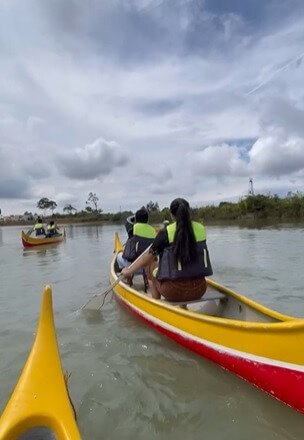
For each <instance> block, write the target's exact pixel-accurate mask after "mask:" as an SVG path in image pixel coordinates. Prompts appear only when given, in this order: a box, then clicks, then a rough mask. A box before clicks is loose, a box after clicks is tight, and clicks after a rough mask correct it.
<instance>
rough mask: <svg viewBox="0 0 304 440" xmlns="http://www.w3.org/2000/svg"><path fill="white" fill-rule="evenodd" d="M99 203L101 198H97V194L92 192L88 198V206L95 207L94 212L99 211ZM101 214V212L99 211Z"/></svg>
mask: <svg viewBox="0 0 304 440" xmlns="http://www.w3.org/2000/svg"><path fill="white" fill-rule="evenodd" d="M98 201H99V198H98V197H97V195H96V194H95V193H92V192H90V193H89V196H88V200H87V201H86V205H89V206H91V205H92V206H93V207H94V211H96V212H97V211H98ZM99 211H100V212H101V210H99Z"/></svg>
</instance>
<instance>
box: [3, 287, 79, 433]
mask: <svg viewBox="0 0 304 440" xmlns="http://www.w3.org/2000/svg"><path fill="white" fill-rule="evenodd" d="M25 438H26V439H34V438H35V439H41V440H44V439H45V440H50V439H55V438H56V439H58V440H81V437H80V434H79V430H78V427H77V423H76V421H75V416H74V411H73V407H72V404H71V401H70V398H69V394H68V390H67V383H66V380H65V377H64V374H63V371H62V366H61V361H60V355H59V351H58V345H57V338H56V330H55V326H54V317H53V308H52V291H51V288H50V287H49V286H46V287H45V289H44V292H43V300H42V306H41V313H40V319H39V324H38V329H37V333H36V337H35V341H34V344H33V347H32V349H31V352H30V354H29V357H28V359H27V362H26V364H25V366H24V368H23V371H22V373H21V376H20V378H19V380H18V383H17V385H16V387H15V389H14V391H13V393H12V395H11V397H10V399H9V402H8V403H7V405H6V408H5V409H4V411H3V414H2V415H1V417H0V439H1V440H19V439H25Z"/></svg>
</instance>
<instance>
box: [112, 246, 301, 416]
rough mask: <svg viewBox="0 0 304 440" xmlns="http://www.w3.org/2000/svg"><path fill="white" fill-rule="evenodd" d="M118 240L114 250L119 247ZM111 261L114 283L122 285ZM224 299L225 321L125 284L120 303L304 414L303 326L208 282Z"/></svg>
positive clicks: (118, 292)
mask: <svg viewBox="0 0 304 440" xmlns="http://www.w3.org/2000/svg"><path fill="white" fill-rule="evenodd" d="M117 242H118V243H119V241H118V240H117V237H116V239H115V245H116V246H117ZM114 262H115V258H114V259H113V261H112V265H111V273H110V281H111V282H114V281H115V280H117V274H116V273H115V270H114V267H115V265H114ZM207 283H208V289H211V290H212V289H213V290H216V291H218V292H221V293H224V294H225V296H226V299H225V301H224V304H222V305H221V304H220V302H221V300H218V303H217V304H218V306H220V307H222V309H221V310H222V312H221V314H220V315H212V314H211V315H210V314H206V313H203V312H199V313H198V312H196V311H191V310H185V309H183V308H181V307H179V306H173V305H171V304H169V303H167V302H164V301H159V300H154V299H152V298H151V297H150V296H148V295H146V294H144V292H143V291H141V290H136V289H134V288H132V287H130V286H129V285H127V284H126V283H124V282H123V281H120V282H119V283H118V284H117V285H116V286H115V287H114V292H115V294H116V297H117V299H118V301H119V302H120V303H121V304H122V305H123V306H124V307H126V308H127V309H128V310H129V311H131V312H132V313H133V314H134V315H135V316H136V317H138V318H140V319H141V320H143V321H144V322H146V323H147V324H149V325H150V326H151V327H153V328H154V329H156V330H158V331H159V332H161V333H163V334H164V335H166V336H168V337H170V338H171V339H173V340H174V341H176V342H178V343H179V344H181V345H183V346H184V347H187V348H188V349H190V350H192V351H193V352H195V353H197V354H199V355H201V356H203V357H205V358H207V359H209V360H211V361H213V362H215V363H217V364H218V365H220V366H221V367H223V368H225V369H227V370H229V371H231V372H233V373H235V374H236V375H238V376H240V377H242V378H243V379H245V380H247V381H248V382H250V383H251V384H253V385H255V386H257V387H258V388H260V389H262V390H263V391H265V392H267V393H269V394H270V395H271V396H273V397H275V398H276V399H278V400H280V401H282V402H284V403H285V404H287V405H289V406H291V407H292V408H294V409H296V410H298V411H300V412H302V413H304V352H303V350H301V349H300V347H302V346H303V345H304V320H303V319H299V318H294V317H291V316H287V315H283V314H281V313H278V312H276V311H273V310H271V309H268V308H266V307H264V306H262V305H260V304H258V303H255V302H254V301H252V300H250V299H248V298H246V297H244V296H242V295H240V294H238V293H236V292H234V291H232V290H230V289H228V288H225V287H224V286H221V285H219V284H218V283H216V282H214V281H212V280H210V279H209V280H207Z"/></svg>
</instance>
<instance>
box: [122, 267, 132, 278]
mask: <svg viewBox="0 0 304 440" xmlns="http://www.w3.org/2000/svg"><path fill="white" fill-rule="evenodd" d="M121 274H122V275H123V276H124V277H125V278H131V277H132V275H133V274H132V271H131V270H130V269H129V268H128V267H124V268H123V269H122V271H121Z"/></svg>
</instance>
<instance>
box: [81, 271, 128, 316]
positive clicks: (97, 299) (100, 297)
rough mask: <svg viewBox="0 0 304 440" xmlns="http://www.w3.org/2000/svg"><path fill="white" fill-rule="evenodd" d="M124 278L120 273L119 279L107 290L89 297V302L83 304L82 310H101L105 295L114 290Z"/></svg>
mask: <svg viewBox="0 0 304 440" xmlns="http://www.w3.org/2000/svg"><path fill="white" fill-rule="evenodd" d="M121 279H122V275H119V277H118V278H117V280H115V281H114V283H112V284H111V285H110V286H109V287H108V288H107V290H105V291H104V292H102V293H99V294H97V295H94V296H93V297H92V298H90V299H89V301H88V302H87V303H85V304H84V305H83V306H82V308H81V309H82V310H99V309H100V308H101V307H102V305H103V303H104V300H105V296H106V295H107V294H108V293H110V292H111V290H113V288H114V287H115V286H116V285H117V284H118V283H119V281H120V280H121Z"/></svg>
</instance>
